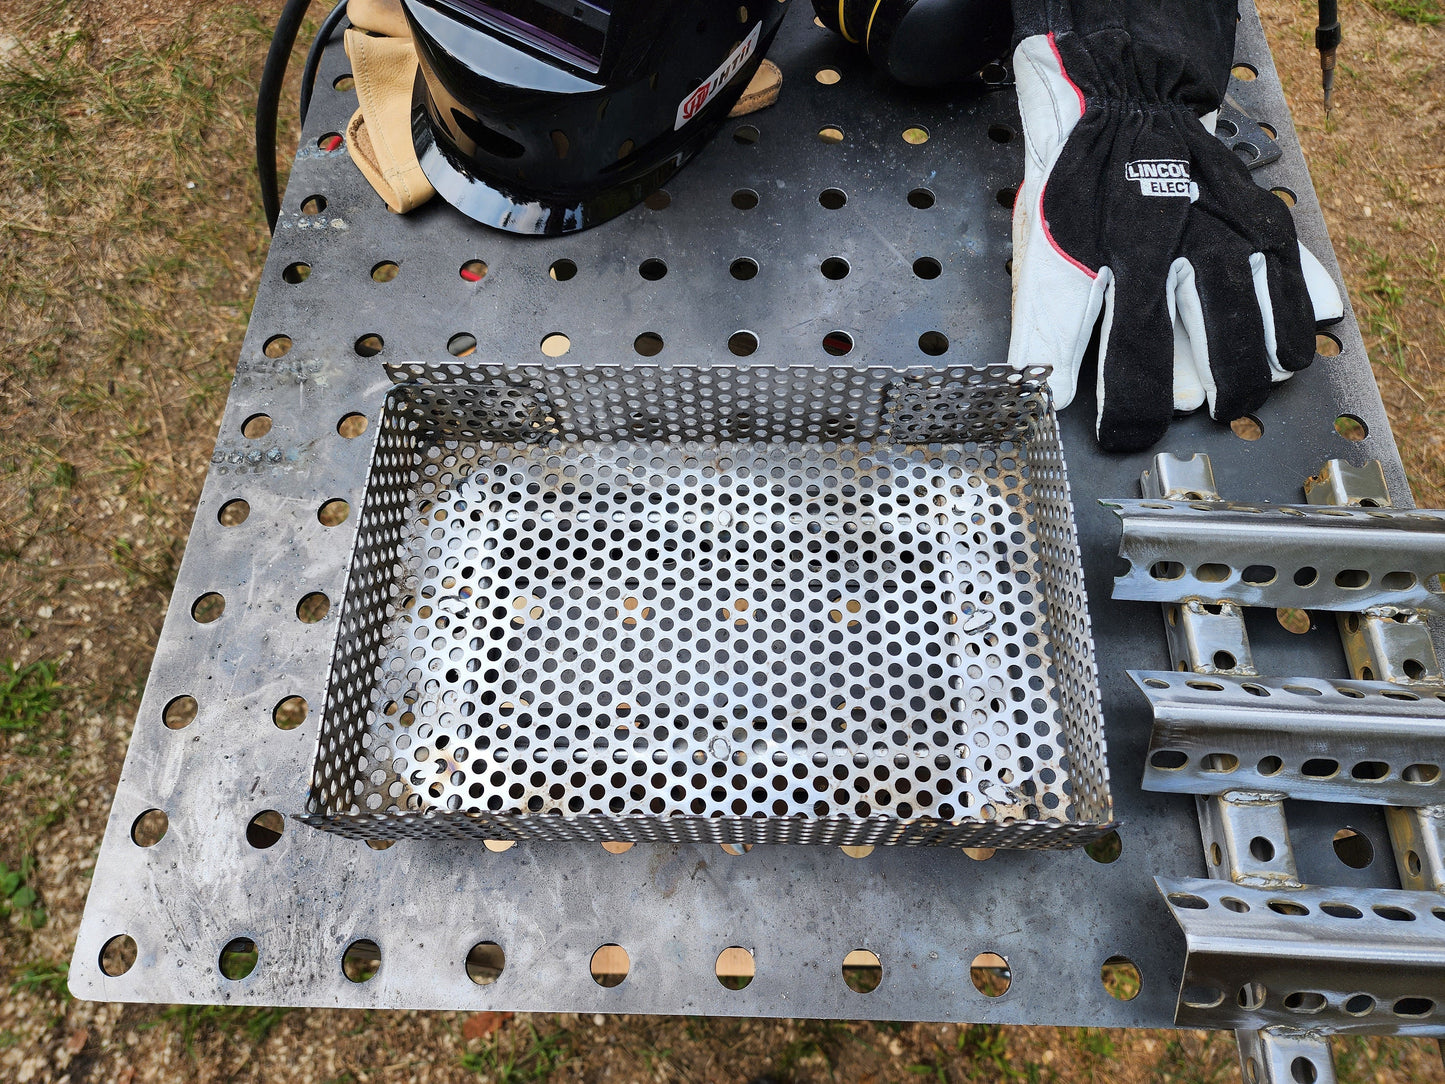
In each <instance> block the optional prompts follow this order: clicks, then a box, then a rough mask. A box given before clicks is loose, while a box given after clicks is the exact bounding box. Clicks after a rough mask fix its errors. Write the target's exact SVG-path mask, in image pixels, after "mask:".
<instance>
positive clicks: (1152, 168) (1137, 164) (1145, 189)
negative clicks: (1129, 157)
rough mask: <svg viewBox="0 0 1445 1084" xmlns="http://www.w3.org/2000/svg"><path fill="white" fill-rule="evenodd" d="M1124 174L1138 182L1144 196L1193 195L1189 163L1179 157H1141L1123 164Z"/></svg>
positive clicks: (1191, 196)
mask: <svg viewBox="0 0 1445 1084" xmlns="http://www.w3.org/2000/svg"><path fill="white" fill-rule="evenodd" d="M1124 176H1125V177H1127V178H1129V180H1131V181H1138V182H1139V191H1140V192H1141V193H1142V194H1143V195H1146V196H1188V197H1190V198H1191V199H1192V198H1193V195H1194V188H1193V185H1192V184H1191V183H1190V180H1189V163H1188V162H1186V161H1184V160H1182V159H1179V158H1143V159H1139V160H1138V161H1134V162H1128V163H1125V165H1124Z"/></svg>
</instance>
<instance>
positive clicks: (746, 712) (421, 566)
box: [312, 443, 1099, 845]
mask: <svg viewBox="0 0 1445 1084" xmlns="http://www.w3.org/2000/svg"><path fill="white" fill-rule="evenodd" d="M430 453H431V454H430V457H429V458H430V460H431V461H432V462H433V463H435V462H436V461H438V460H442V461H445V462H448V463H455V456H456V455H457V453H456V451H455V450H452V451H450V452H443V451H442V450H441V449H439V448H436V447H433V448H432V449H430ZM461 454H462V457H463V459H466V458H472V457H474V462H472V463H471V464H470V467H471V469H470V471H469V472H468V471H467V470H466V464H465V463H462V464H459V465H455V466H453V467H452V468H451V469H454V470H455V472H456V473H455V477H456V478H459V479H460V480H459V481H455V482H454V483H453V484H450V485H449V486H447V487H446V488H441V487H427V486H423V487H422V488H423V489H432V490H433V492H432V494H431V495H430V496H428V497H426V498H425V499H422V500H420V501H419V502H418V503H416V504H414V505H413V506H412V507H410V508H409V510H408V526H407V528H406V530H407V532H408V533H407V535H406V537H405V542H404V552H403V556H402V560H401V565H400V567H401V568H402V569H404V572H403V575H402V579H401V582H400V585H399V590H398V591H397V592H396V593H395V597H394V600H393V602H392V605H391V608H390V620H389V623H388V626H387V628H386V629H385V632H384V636H385V642H384V645H383V647H382V649H381V651H380V656H381V657H380V662H379V665H378V667H377V669H376V673H377V675H378V680H377V683H376V685H375V687H374V689H373V690H372V695H371V696H370V697H369V698H368V700H367V704H368V710H367V711H366V714H365V733H364V737H363V739H362V742H361V745H362V752H361V754H360V757H359V763H357V764H355V765H344V764H328V763H327V762H326V755H325V754H326V752H327V751H326V749H325V748H324V747H323V756H322V761H321V763H319V764H318V785H322V786H324V780H325V778H326V777H328V776H329V777H331V778H334V779H336V780H337V781H338V782H344V781H346V780H348V779H350V780H354V782H353V783H352V784H351V793H350V794H349V795H347V794H344V793H343V792H342V790H343V788H342V786H334V787H333V789H332V793H333V794H335V797H336V799H337V800H339V801H338V802H337V804H339V805H340V806H341V808H336V805H333V806H332V808H331V809H330V810H316V812H318V813H323V814H324V813H328V812H329V813H341V814H346V816H342V817H334V816H318V817H314V818H312V819H313V820H315V821H317V822H318V823H323V824H326V825H328V826H331V827H347V826H349V827H351V828H353V829H355V834H362V835H372V836H375V835H378V834H388V835H415V834H435V833H438V832H442V833H446V834H451V833H453V832H457V831H461V832H466V833H468V834H470V833H473V832H474V833H475V834H479V835H485V834H491V835H498V834H500V835H508V836H520V837H527V838H552V839H577V838H583V839H589V838H591V839H608V838H638V839H658V838H678V837H682V838H700V839H716V840H734V841H746V842H850V841H852V842H888V841H893V842H903V841H908V842H925V841H936V842H957V843H968V842H979V843H994V844H997V843H1012V844H1015V845H1021V844H1034V845H1043V844H1045V843H1046V842H1048V841H1050V840H1051V838H1052V837H1055V836H1059V835H1060V834H1061V830H1065V829H1070V828H1073V829H1087V828H1090V827H1096V826H1093V825H1088V824H1087V823H1080V822H1079V819H1078V818H1079V815H1080V811H1079V810H1077V809H1075V802H1074V792H1075V787H1074V785H1073V782H1072V781H1071V779H1070V765H1071V755H1070V754H1071V750H1070V749H1069V748H1068V745H1069V739H1068V736H1067V735H1066V734H1064V733H1063V730H1062V728H1061V725H1060V718H1059V717H1060V711H1059V705H1058V691H1057V673H1056V671H1055V668H1054V665H1053V655H1054V652H1053V649H1052V645H1051V644H1050V642H1049V634H1050V626H1049V623H1048V621H1047V620H1046V614H1045V605H1044V601H1043V596H1042V594H1041V592H1040V591H1039V590H1038V587H1037V586H1036V584H1037V580H1038V577H1039V576H1040V574H1041V566H1040V562H1039V561H1038V559H1037V557H1036V549H1037V545H1036V543H1035V542H1034V539H1033V536H1032V532H1031V519H1030V518H1029V508H1030V503H1029V501H1028V500H1027V499H1026V497H1025V484H1026V472H1025V471H1024V470H1023V468H1022V467H1021V464H1020V462H1019V458H1018V448H1017V447H1016V446H1014V445H1010V444H1002V445H998V446H979V445H969V446H946V445H945V446H937V445H935V446H932V447H931V448H928V449H924V448H918V447H912V448H910V447H904V446H891V447H880V448H876V449H875V448H870V447H869V446H868V445H855V446H848V445H817V444H793V445H762V444H722V445H717V444H713V445H698V444H681V445H679V444H665V443H658V444H650V445H649V444H640V445H626V444H608V445H591V446H588V445H570V446H564V447H562V448H560V449H559V448H551V449H547V448H540V447H521V446H496V445H483V446H473V447H472V448H471V449H469V450H464V451H463V452H462V453H461ZM423 473H425V471H424V472H423ZM1098 740H1099V739H1098V737H1097V735H1096V736H1095V741H1096V742H1097V741H1098ZM348 798H349V800H347V799H348ZM343 803H344V804H343ZM368 813H372V814H373V815H372V816H368V815H367V814H368ZM377 813H379V814H382V815H381V816H375V815H374V814H377ZM439 815H440V816H439ZM1063 834H1065V835H1067V834H1068V833H1067V832H1064V833H1063ZM1090 834H1092V833H1090ZM1064 841H1065V840H1062V839H1059V840H1056V842H1064Z"/></svg>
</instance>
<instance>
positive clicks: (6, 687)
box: [0, 661, 61, 733]
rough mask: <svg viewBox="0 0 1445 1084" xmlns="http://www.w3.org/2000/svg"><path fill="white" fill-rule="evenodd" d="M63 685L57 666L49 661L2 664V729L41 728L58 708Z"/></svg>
mask: <svg viewBox="0 0 1445 1084" xmlns="http://www.w3.org/2000/svg"><path fill="white" fill-rule="evenodd" d="M60 688H61V686H60V683H59V681H57V680H56V674H55V667H54V666H52V665H51V664H50V663H48V662H44V661H37V662H32V663H29V664H27V665H25V666H20V667H17V666H16V665H15V664H14V663H13V662H5V663H0V730H18V731H22V732H27V733H28V732H30V731H33V730H36V729H38V728H39V727H40V724H41V723H43V722H44V721H45V719H46V717H47V716H49V715H50V713H51V712H53V711H55V710H56V708H57V704H58V701H59V694H60Z"/></svg>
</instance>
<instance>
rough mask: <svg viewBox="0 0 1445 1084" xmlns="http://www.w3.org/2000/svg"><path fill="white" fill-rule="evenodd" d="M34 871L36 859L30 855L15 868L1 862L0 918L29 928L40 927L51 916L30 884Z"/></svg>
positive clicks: (35, 928) (22, 859)
mask: <svg viewBox="0 0 1445 1084" xmlns="http://www.w3.org/2000/svg"><path fill="white" fill-rule="evenodd" d="M34 873H35V860H34V859H33V858H31V857H30V856H29V855H26V856H25V857H23V858H21V859H20V865H19V866H17V867H16V868H15V869H11V868H10V867H9V866H7V865H6V864H5V863H4V862H0V919H8V920H11V921H13V922H15V923H16V924H17V925H19V926H20V927H22V928H23V929H27V930H38V929H40V928H41V927H43V926H44V925H45V923H46V922H47V921H48V918H49V916H48V915H46V913H45V906H44V904H42V903H41V902H40V895H39V893H37V892H36V891H35V887H34V886H33V885H31V884H30V878H31V876H32V875H33V874H34Z"/></svg>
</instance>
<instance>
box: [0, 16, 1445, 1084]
mask: <svg viewBox="0 0 1445 1084" xmlns="http://www.w3.org/2000/svg"><path fill="white" fill-rule="evenodd" d="M152 6H153V7H154V11H153V10H152ZM278 6H279V3H278V2H277V0H266V2H265V3H264V4H262V5H259V10H255V11H253V10H250V9H248V8H246V7H242V6H240V5H236V6H230V7H221V8H214V7H208V6H206V5H202V4H200V3H198V2H196V3H162V2H161V0H155V2H154V4H153V5H152V4H150V3H146V2H143V0H112V2H110V3H107V4H84V5H82V4H79V3H69V4H67V3H62V2H58V0H56V2H48V3H47V2H43V0H18V2H14V0H12V3H11V4H10V5H8V7H7V13H6V14H7V18H6V20H5V22H4V24H3V26H0V177H3V178H4V181H5V182H6V183H5V190H6V192H7V196H8V198H7V201H6V203H5V206H4V207H3V208H0V257H3V260H4V267H5V274H4V277H3V278H0V615H3V621H0V687H5V688H7V689H9V691H8V692H5V693H4V694H3V695H0V780H3V786H4V789H5V792H6V794H7V796H9V797H10V798H11V802H10V805H9V812H10V816H9V817H7V818H5V819H4V820H3V821H0V862H4V863H5V864H6V867H7V869H9V870H12V871H18V870H20V869H22V868H23V869H24V876H23V880H24V884H25V885H26V886H28V888H29V889H30V892H31V895H28V896H24V897H23V902H24V904H25V907H24V908H20V907H19V906H18V904H17V905H16V906H12V908H11V912H12V916H14V915H19V916H20V917H6V918H4V919H0V1077H3V1078H6V1079H14V1080H17V1081H23V1080H26V1079H34V1080H55V1079H60V1078H62V1077H63V1076H65V1075H66V1074H69V1078H70V1079H71V1080H74V1081H79V1080H84V1079H96V1080H121V1081H130V1080H132V1079H137V1080H184V1079H204V1080H233V1079H234V1080H302V1079H306V1080H317V1081H320V1080H335V1081H343V1080H351V1081H360V1080H362V1079H388V1080H389V1079H397V1078H405V1079H418V1080H422V1079H427V1080H463V1079H478V1077H479V1075H481V1076H486V1077H490V1078H491V1079H494V1080H503V1079H509V1080H531V1079H542V1078H550V1079H554V1080H564V1079H575V1078H577V1077H578V1076H582V1077H585V1078H588V1079H599V1078H601V1077H602V1076H604V1075H610V1076H611V1078H613V1079H619V1080H642V1079H647V1078H654V1079H664V1080H672V1079H676V1080H680V1081H697V1082H701V1081H712V1080H719V1081H721V1080H745V1079H748V1078H749V1077H750V1076H754V1075H760V1074H771V1075H772V1076H773V1077H775V1078H776V1079H779V1080H798V1081H809V1080H833V1079H838V1080H856V1081H873V1082H875V1084H881V1082H883V1081H904V1080H914V1079H918V1080H930V1079H932V1080H942V1081H952V1082H955V1084H958V1082H962V1081H975V1080H976V1081H1035V1080H1037V1081H1051V1080H1057V1081H1068V1082H1072V1081H1092V1080H1110V1081H1140V1082H1142V1081H1147V1080H1166V1081H1178V1082H1180V1084H1185V1082H1203V1081H1214V1080H1235V1079H1238V1069H1237V1066H1236V1062H1235V1059H1234V1054H1233V1049H1232V1043H1231V1042H1230V1041H1229V1039H1228V1037H1227V1036H1223V1037H1210V1036H1204V1035H1203V1034H1202V1033H1180V1034H1175V1033H1167V1032H1150V1033H1124V1032H1106V1031H1096V1030H1089V1031H1079V1030H1069V1029H1048V1028H1022V1029H1011V1030H1003V1031H1000V1030H998V1029H994V1028H973V1027H955V1026H952V1025H946V1026H938V1025H896V1026H894V1025H871V1024H869V1025H839V1024H832V1023H790V1022H774V1021H728V1020H715V1021H698V1020H687V1019H674V1018H661V1019H655V1018H634V1019H609V1020H607V1021H606V1022H605V1023H602V1024H600V1025H599V1024H598V1023H595V1022H593V1021H592V1020H591V1019H578V1018H577V1017H555V1018H554V1017H533V1018H526V1017H517V1018H515V1019H512V1020H510V1021H507V1022H505V1023H503V1024H502V1025H501V1027H500V1029H499V1030H497V1031H496V1032H495V1033H494V1034H491V1035H489V1036H486V1037H475V1038H468V1037H467V1036H468V1034H475V1033H476V1030H480V1029H475V1028H474V1027H473V1026H472V1025H474V1023H475V1022H474V1021H471V1020H469V1018H468V1017H466V1016H465V1015H464V1014H456V1013H436V1014H410V1013H398V1014H386V1015H372V1014H368V1013H349V1012H290V1013H285V1012H278V1011H274V1010H250V1009H216V1008H188V1009H175V1010H164V1009H150V1008H135V1007H131V1008H121V1007H119V1006H103V1005H85V1004H79V1003H76V1002H73V1001H70V1000H69V999H68V997H67V995H66V994H65V993H64V986H63V976H64V965H63V963H61V962H60V961H64V960H65V959H67V958H68V955H69V951H70V946H71V944H72V943H73V939H74V936H75V930H76V926H77V924H78V922H79V916H80V909H81V904H82V902H83V899H84V893H85V890H86V888H87V887H88V881H87V876H88V874H89V870H90V867H91V865H92V863H93V861H94V854H95V851H96V848H97V847H98V845H99V840H100V836H101V832H102V830H103V827H104V821H105V816H106V813H107V811H108V808H109V803H110V795H111V792H112V790H113V788H114V786H115V782H116V778H117V775H118V773H119V769H120V763H121V758H122V756H123V754H124V750H125V745H126V742H127V739H128V735H129V733H130V728H131V725H132V721H133V718H134V713H135V709H136V706H137V704H138V700H139V694H140V689H141V688H142V686H143V684H144V679H145V673H146V670H147V668H148V666H149V661H150V656H151V652H152V650H153V648H154V644H155V641H156V637H157V635H158V633H159V629H160V623H161V620H162V617H163V615H164V611H165V606H166V604H167V601H168V597H169V593H170V586H171V583H172V580H173V577H174V573H175V568H176V565H177V562H178V561H179V558H180V554H181V551H182V548H183V544H184V538H185V535H186V533H187V530H188V526H189V522H190V517H191V511H192V508H193V506H194V504H195V501H196V497H197V494H198V493H199V490H200V485H201V482H202V480H203V478H204V474H205V470H206V468H207V465H208V460H209V456H210V451H211V448H212V446H213V442H214V438H215V430H216V424H217V421H218V419H219V416H220V413H221V410H222V407H223V405H224V400H225V395H226V389H227V387H228V385H229V380H230V375H231V370H232V367H233V365H234V362H235V356H236V351H237V348H238V346H239V343H240V339H241V335H242V333H243V331H244V328H245V323H246V318H247V314H248V311H249V306H250V299H251V297H252V295H253V293H254V290H255V286H256V281H257V277H258V275H259V272H260V268H261V264H262V261H263V258H264V255H265V247H266V237H265V230H264V226H263V224H262V220H261V214H260V209H259V200H258V199H257V196H256V190H255V187H254V180H253V178H252V176H251V173H250V127H251V117H250V110H251V108H252V102H253V100H254V96H255V91H254V82H255V78H256V75H257V72H258V70H259V63H260V58H261V56H262V55H263V53H264V49H265V43H266V38H267V28H269V26H270V25H271V22H272V21H273V20H274V16H275V13H276V8H277V7H278ZM1264 7H1265V14H1266V22H1267V25H1268V27H1269V30H1270V33H1271V36H1272V40H1273V44H1274V46H1275V49H1276V55H1277V58H1278V59H1279V61H1280V65H1281V68H1282V71H1283V75H1284V78H1285V82H1286V89H1287V91H1288V92H1290V94H1291V97H1292V101H1293V103H1294V106H1295V110H1296V119H1297V122H1298V123H1299V125H1300V130H1301V136H1302V139H1303V141H1304V144H1305V148H1306V152H1307V154H1308V155H1309V157H1310V160H1311V163H1312V167H1313V169H1314V174H1315V179H1316V182H1317V185H1318V187H1319V188H1320V189H1321V191H1322V193H1323V197H1324V204H1325V209H1326V215H1327V218H1328V220H1329V224H1330V227H1331V229H1332V231H1333V233H1334V236H1335V239H1336V243H1337V245H1338V247H1339V250H1340V256H1341V259H1342V262H1343V264H1344V267H1345V273H1346V277H1347V279H1348V281H1349V282H1350V284H1351V288H1352V296H1353V299H1354V302H1355V305H1356V307H1357V309H1358V310H1359V312H1360V315H1361V322H1362V324H1363V325H1364V326H1365V328H1366V330H1367V334H1368V337H1369V346H1370V349H1371V354H1372V358H1373V359H1374V362H1375V366H1376V371H1377V375H1378V377H1379V379H1380V382H1381V385H1382V388H1383V391H1384V395H1385V399H1386V403H1387V405H1388V406H1389V409H1390V411H1391V415H1392V417H1393V418H1394V420H1395V424H1396V434H1397V437H1398V438H1399V441H1400V445H1401V451H1402V454H1403V456H1404V459H1405V462H1406V465H1407V468H1408V470H1409V471H1410V474H1411V477H1412V479H1413V482H1414V485H1415V487H1416V493H1417V496H1418V497H1419V499H1420V500H1421V502H1422V503H1428V504H1433V505H1437V506H1438V505H1442V504H1445V446H1442V441H1445V437H1442V435H1441V433H1440V425H1439V422H1440V415H1441V410H1442V406H1441V404H1442V403H1445V399H1442V392H1445V365H1442V359H1445V321H1442V315H1441V306H1442V303H1445V285H1442V282H1445V280H1442V270H1445V268H1442V266H1441V261H1440V252H1439V244H1440V243H1441V238H1445V134H1442V131H1441V127H1440V126H1441V123H1442V118H1445V109H1442V104H1441V99H1442V79H1445V64H1442V63H1441V62H1442V60H1445V46H1442V35H1441V33H1440V32H1439V31H1437V30H1435V29H1432V27H1431V26H1430V25H1428V23H1429V19H1430V18H1431V17H1434V16H1437V15H1438V11H1437V7H1438V5H1437V4H1436V3H1435V0H1378V2H1377V5H1376V7H1375V8H1369V7H1365V6H1363V5H1351V6H1350V7H1349V9H1348V12H1347V17H1348V18H1349V20H1350V21H1349V22H1348V24H1347V31H1346V32H1347V34H1348V38H1347V43H1346V46H1345V49H1344V51H1343V53H1342V59H1343V64H1342V67H1341V73H1340V83H1339V90H1338V94H1337V103H1338V106H1337V113H1336V116H1335V118H1334V119H1333V120H1332V121H1330V122H1326V120H1325V118H1324V117H1323V115H1322V112H1321V110H1320V107H1319V105H1318V91H1317V78H1318V76H1317V70H1316V68H1315V66H1314V65H1315V61H1314V56H1313V53H1312V52H1311V51H1310V46H1311V33H1312V23H1311V22H1310V18H1311V11H1312V10H1313V6H1312V4H1311V3H1310V2H1309V0H1265V4H1264ZM1402 12H1403V13H1404V14H1405V15H1407V16H1410V17H1411V18H1414V19H1416V20H1417V21H1416V22H1412V21H1409V20H1408V19H1406V18H1402V17H1401V13H1402ZM1421 17H1423V18H1424V19H1425V22H1426V24H1427V25H1420V24H1419V23H1418V19H1419V18H1421ZM283 143H284V136H283ZM1302 379H1308V376H1307V375H1306V376H1305V377H1303V378H1302ZM21 674H24V675H25V676H24V677H23V678H21V677H19V675H21ZM12 679H14V680H12ZM12 694H13V695H12ZM11 708H13V709H14V710H13V712H11V710H10V709H11ZM12 719H13V721H14V725H13V726H12V725H10V724H9V722H7V720H12ZM0 879H3V878H0ZM32 897H33V898H32ZM17 898H21V897H20V888H19V886H18V885H17V887H16V891H15V893H13V894H12V895H11V896H10V897H8V902H11V903H14V902H15V900H16V899H17ZM36 907H39V908H40V909H41V911H42V913H43V915H42V917H41V918H40V919H37V918H36V916H35V908H36ZM32 926H37V927H38V928H34V929H32V928H30V927H32ZM12 987H13V992H11V991H12ZM7 992H9V996H8V997H7V996H5V993H7ZM1336 1051H1337V1058H1338V1060H1339V1067H1340V1078H1341V1080H1344V1081H1351V1082H1363V1081H1411V1080H1413V1081H1425V1080H1433V1079H1439V1075H1440V1070H1439V1060H1438V1055H1437V1054H1436V1052H1435V1051H1434V1049H1433V1046H1432V1045H1429V1044H1424V1043H1419V1042H1405V1041H1397V1040H1368V1041H1366V1040H1350V1041H1348V1042H1341V1043H1337V1045H1336ZM379 1066H390V1067H391V1068H390V1069H389V1070H387V1071H384V1072H376V1071H375V1069H376V1068H377V1067H379Z"/></svg>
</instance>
